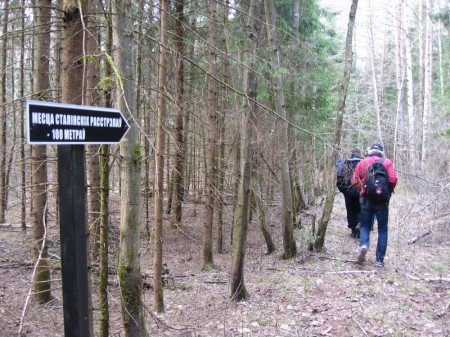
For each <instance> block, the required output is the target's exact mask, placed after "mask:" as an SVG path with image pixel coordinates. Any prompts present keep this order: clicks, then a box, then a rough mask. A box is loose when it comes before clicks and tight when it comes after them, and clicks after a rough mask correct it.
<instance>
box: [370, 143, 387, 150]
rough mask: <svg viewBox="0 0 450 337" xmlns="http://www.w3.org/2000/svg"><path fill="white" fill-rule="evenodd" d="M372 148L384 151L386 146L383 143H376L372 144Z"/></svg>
mask: <svg viewBox="0 0 450 337" xmlns="http://www.w3.org/2000/svg"><path fill="white" fill-rule="evenodd" d="M370 150H378V151H381V152H383V151H384V147H383V145H381V144H377V143H375V144H372V146H371V147H370Z"/></svg>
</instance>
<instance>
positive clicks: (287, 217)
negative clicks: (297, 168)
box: [264, 0, 297, 259]
mask: <svg viewBox="0 0 450 337" xmlns="http://www.w3.org/2000/svg"><path fill="white" fill-rule="evenodd" d="M264 10H265V14H266V29H267V36H268V40H269V45H270V48H271V50H272V55H271V60H272V67H273V68H274V69H273V73H274V87H275V88H274V89H275V95H276V97H275V106H276V108H275V110H276V113H277V116H278V117H279V119H280V120H279V121H278V122H279V126H278V134H279V146H280V166H281V192H282V198H283V211H282V212H283V214H282V222H283V249H284V252H283V258H285V259H290V258H292V257H294V256H295V254H296V253H297V245H296V243H295V239H294V223H293V219H294V211H293V209H292V207H293V203H292V189H291V179H290V171H289V140H288V124H287V120H286V110H285V102H284V92H283V83H282V80H281V75H280V73H281V71H280V54H279V48H278V44H277V37H276V29H275V28H276V24H275V18H276V13H275V7H274V3H273V0H264Z"/></svg>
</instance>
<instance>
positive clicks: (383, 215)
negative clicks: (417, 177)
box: [352, 144, 397, 267]
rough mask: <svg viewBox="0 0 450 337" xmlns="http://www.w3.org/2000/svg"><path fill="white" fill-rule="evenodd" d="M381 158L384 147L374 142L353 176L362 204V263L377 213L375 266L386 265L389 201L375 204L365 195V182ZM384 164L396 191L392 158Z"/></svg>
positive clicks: (360, 239) (360, 241) (360, 253)
mask: <svg viewBox="0 0 450 337" xmlns="http://www.w3.org/2000/svg"><path fill="white" fill-rule="evenodd" d="M380 158H384V148H383V145H381V144H373V145H372V146H371V147H370V149H369V152H368V157H367V158H364V159H363V160H361V161H360V162H359V163H358V165H357V166H356V168H355V172H354V174H353V176H352V185H353V187H355V188H357V189H359V193H360V198H359V201H360V204H361V216H360V231H361V233H360V238H359V245H360V252H359V256H358V263H359V264H362V263H363V262H365V261H366V253H367V250H368V249H369V243H370V227H371V223H372V219H373V215H374V214H375V215H376V218H377V221H378V243H377V249H376V262H375V266H377V267H384V257H385V255H386V249H387V242H388V220H389V203H388V202H386V203H383V204H373V203H372V202H370V201H369V200H367V198H366V197H365V189H364V187H365V182H366V176H367V171H368V169H369V167H370V166H371V165H372V164H373V163H375V162H376V161H378V160H379V159H380ZM382 165H383V166H384V167H385V168H386V170H387V173H388V176H389V185H390V189H391V191H390V192H391V193H392V192H394V189H395V186H396V184H397V172H396V171H395V169H394V164H393V163H392V161H391V160H389V159H387V158H384V160H383V163H382Z"/></svg>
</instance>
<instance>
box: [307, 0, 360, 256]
mask: <svg viewBox="0 0 450 337" xmlns="http://www.w3.org/2000/svg"><path fill="white" fill-rule="evenodd" d="M357 8H358V0H352V5H351V7H350V14H349V19H348V26H347V37H346V40H345V58H344V76H343V79H342V82H341V85H340V87H339V101H338V109H337V113H336V126H335V131H334V141H333V148H332V154H331V158H330V160H329V161H328V162H327V163H326V166H325V167H326V168H325V175H326V177H327V187H326V191H327V193H326V197H325V204H324V207H323V211H322V216H321V218H320V220H319V224H318V228H317V236H316V238H315V240H314V241H315V242H314V245H315V247H310V248H316V249H318V250H321V249H322V248H323V246H324V244H325V235H326V232H327V226H328V222H329V221H330V215H331V212H332V210H333V203H334V196H335V191H336V170H335V165H336V162H337V157H338V150H339V146H340V143H341V138H342V122H343V120H344V112H345V100H346V98H347V88H348V84H349V82H350V70H351V68H352V62H353V50H352V46H353V27H354V25H355V16H356V9H357Z"/></svg>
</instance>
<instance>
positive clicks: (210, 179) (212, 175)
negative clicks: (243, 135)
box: [202, 0, 217, 270]
mask: <svg viewBox="0 0 450 337" xmlns="http://www.w3.org/2000/svg"><path fill="white" fill-rule="evenodd" d="M208 24H209V26H208V49H209V56H208V64H209V66H208V75H209V76H208V141H207V144H206V203H205V207H206V214H205V223H204V228H203V267H202V269H203V270H210V269H212V268H214V263H213V249H212V246H213V239H212V228H213V220H214V201H215V189H216V172H217V168H216V144H217V112H216V111H217V83H216V73H217V66H216V57H217V55H216V46H217V43H216V29H217V27H216V26H217V1H215V0H208Z"/></svg>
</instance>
